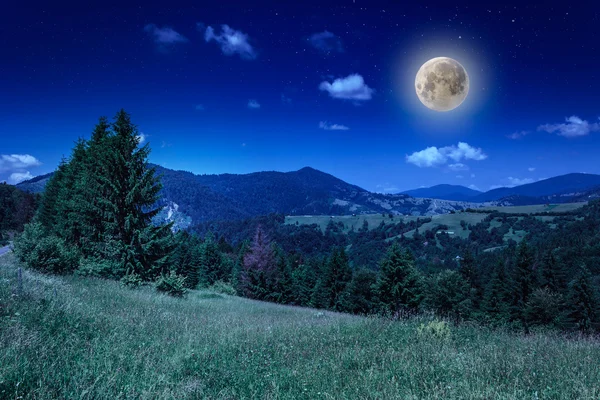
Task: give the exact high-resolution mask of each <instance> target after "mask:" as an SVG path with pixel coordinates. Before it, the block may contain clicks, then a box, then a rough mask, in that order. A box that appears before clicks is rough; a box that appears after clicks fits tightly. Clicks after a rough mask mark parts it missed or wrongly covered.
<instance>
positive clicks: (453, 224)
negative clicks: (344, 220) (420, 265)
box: [386, 212, 489, 241]
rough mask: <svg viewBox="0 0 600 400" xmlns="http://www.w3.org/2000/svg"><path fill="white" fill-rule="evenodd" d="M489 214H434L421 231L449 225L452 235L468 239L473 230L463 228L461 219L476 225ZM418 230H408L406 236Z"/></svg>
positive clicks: (392, 238)
mask: <svg viewBox="0 0 600 400" xmlns="http://www.w3.org/2000/svg"><path fill="white" fill-rule="evenodd" d="M488 215H489V214H484V213H468V212H459V213H455V214H440V215H434V216H432V217H431V222H427V223H425V224H423V225H421V226H420V227H419V232H420V233H421V234H422V233H423V232H425V231H428V230H430V229H434V228H435V227H437V226H439V225H447V226H448V232H454V233H453V234H451V235H450V236H451V237H455V236H456V237H460V238H463V239H466V238H468V237H469V234H470V233H471V230H470V229H469V228H468V227H467V229H463V228H462V226H461V225H460V221H465V222H466V223H467V225H469V224H471V225H475V224H478V223H480V222H481V221H483V220H484V219H485V217H487V216H488ZM415 233H416V230H412V231H408V232H407V233H405V235H406V236H408V237H410V236H414V234H415ZM394 239H395V237H391V238H388V239H386V240H387V241H391V240H394Z"/></svg>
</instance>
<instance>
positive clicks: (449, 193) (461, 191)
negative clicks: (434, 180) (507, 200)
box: [402, 184, 482, 201]
mask: <svg viewBox="0 0 600 400" xmlns="http://www.w3.org/2000/svg"><path fill="white" fill-rule="evenodd" d="M402 194H407V195H409V196H412V197H421V198H430V199H443V200H455V201H470V199H471V198H473V197H475V196H477V195H480V194H482V192H480V191H478V190H473V189H469V188H467V187H464V186H460V185H446V184H442V185H435V186H431V187H428V188H419V189H413V190H407V191H405V192H402Z"/></svg>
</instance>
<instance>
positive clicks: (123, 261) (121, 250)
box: [99, 110, 172, 279]
mask: <svg viewBox="0 0 600 400" xmlns="http://www.w3.org/2000/svg"><path fill="white" fill-rule="evenodd" d="M112 130H113V132H114V135H111V136H109V137H108V138H106V140H107V146H108V151H107V152H106V159H105V162H104V163H103V168H102V175H101V176H100V177H99V181H100V183H101V185H102V186H103V187H104V188H103V189H105V192H106V195H105V196H104V197H103V198H102V199H101V200H102V202H101V207H102V208H103V209H104V212H105V214H104V215H105V218H104V222H105V223H104V230H105V232H104V240H105V242H109V247H112V248H113V249H116V251H113V252H111V253H112V254H110V253H109V254H107V256H111V255H116V256H117V259H116V260H114V261H116V263H115V264H116V265H115V269H116V271H114V274H115V275H116V276H122V275H123V274H124V273H125V271H128V270H129V271H132V272H135V273H137V274H139V275H140V276H142V278H143V279H154V278H155V277H157V276H159V275H160V274H161V273H162V272H164V271H165V270H166V268H167V263H168V257H169V253H170V251H171V248H170V246H171V241H170V228H171V225H172V224H169V225H163V226H157V227H155V226H152V225H151V224H150V222H151V219H152V217H154V216H155V215H156V214H158V212H159V211H160V208H153V206H154V204H155V203H156V201H157V200H158V193H159V191H160V189H161V187H162V186H161V184H160V181H159V178H158V177H157V176H156V171H155V169H154V168H149V167H148V164H147V159H148V155H149V153H150V148H149V147H148V144H146V145H144V146H143V147H141V148H138V145H139V139H138V137H139V135H138V130H137V127H136V126H135V125H134V124H133V123H131V119H130V117H129V114H127V113H126V112H125V111H124V110H121V111H119V112H118V113H117V115H116V117H115V122H114V123H113V124H112ZM115 253H116V254H115Z"/></svg>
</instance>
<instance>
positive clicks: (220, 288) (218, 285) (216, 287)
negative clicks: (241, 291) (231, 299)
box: [208, 281, 237, 296]
mask: <svg viewBox="0 0 600 400" xmlns="http://www.w3.org/2000/svg"><path fill="white" fill-rule="evenodd" d="M208 290H212V291H213V292H217V293H222V294H228V295H230V296H236V295H237V291H236V290H235V289H234V288H233V286H231V285H230V284H229V283H227V282H223V281H216V282H215V283H213V284H212V285H211V286H210V287H209V288H208Z"/></svg>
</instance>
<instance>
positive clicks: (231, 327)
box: [0, 254, 600, 399]
mask: <svg viewBox="0 0 600 400" xmlns="http://www.w3.org/2000/svg"><path fill="white" fill-rule="evenodd" d="M15 276H16V265H15V261H14V257H13V255H12V254H9V255H6V256H2V257H0V299H1V300H0V305H1V307H0V322H1V323H0V398H15V399H16V398H35V399H56V398H84V399H93V398H101V399H131V398H136V399H197V398H206V399H420V398H428V399H465V398H469V399H491V398H493V399H531V398H540V399H565V398H573V399H574V398H577V399H595V398H598V397H599V396H600V387H599V385H598V382H600V361H599V360H600V346H599V343H598V342H597V341H594V340H592V339H587V338H578V337H571V338H567V337H565V336H560V335H558V334H549V333H534V334H531V335H527V336H521V335H518V334H513V333H509V332H505V331H502V330H491V329H487V328H478V327H475V326H469V325H464V326H452V325H448V326H449V331H448V334H447V335H443V336H436V335H434V334H432V333H419V327H420V326H421V324H424V323H425V324H426V323H428V321H429V319H428V318H426V317H417V318H414V319H411V320H407V321H400V322H399V321H390V320H387V319H382V318H376V317H370V318H364V317H358V316H351V315H345V314H338V313H332V312H322V311H318V310H314V309H306V308H298V307H289V306H279V305H274V304H268V303H262V302H256V301H251V300H247V299H242V298H237V297H230V296H225V295H221V294H216V293H210V292H206V291H193V292H192V293H190V295H189V296H188V297H187V298H184V299H176V298H171V297H167V296H165V295H158V294H156V293H155V292H154V291H153V290H152V289H151V288H142V289H138V290H130V289H126V288H122V287H120V285H119V284H118V283H117V282H113V281H105V280H100V279H91V278H81V277H76V276H74V277H54V276H46V275H41V274H37V273H34V272H31V271H27V270H25V271H24V274H23V281H22V291H20V292H19V291H18V289H17V288H18V284H17V282H16V278H15Z"/></svg>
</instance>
